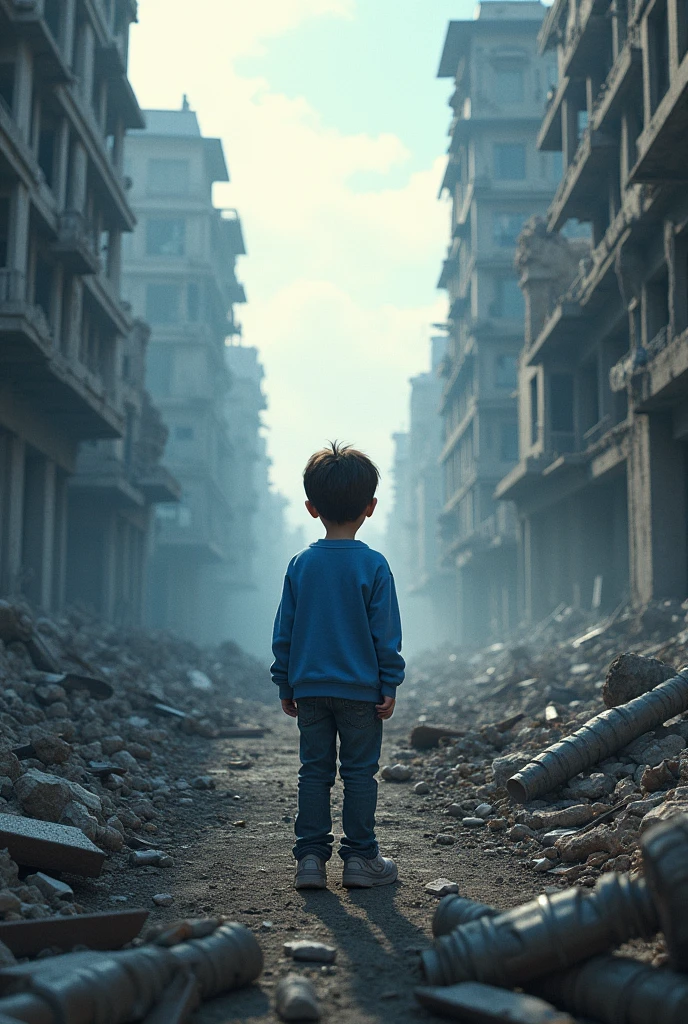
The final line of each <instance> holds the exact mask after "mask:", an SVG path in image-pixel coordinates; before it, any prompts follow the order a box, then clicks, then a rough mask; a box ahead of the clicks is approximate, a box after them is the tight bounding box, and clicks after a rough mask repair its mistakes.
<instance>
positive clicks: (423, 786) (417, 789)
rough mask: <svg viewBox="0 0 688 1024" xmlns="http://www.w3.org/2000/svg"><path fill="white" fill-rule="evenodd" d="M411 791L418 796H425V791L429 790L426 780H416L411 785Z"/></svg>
mask: <svg viewBox="0 0 688 1024" xmlns="http://www.w3.org/2000/svg"><path fill="white" fill-rule="evenodd" d="M413 792H414V793H417V794H418V796H425V794H426V793H429V792H430V786H429V785H428V784H427V782H417V783H416V784H415V786H414V787H413Z"/></svg>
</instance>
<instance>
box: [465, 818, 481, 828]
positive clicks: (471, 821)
mask: <svg viewBox="0 0 688 1024" xmlns="http://www.w3.org/2000/svg"><path fill="white" fill-rule="evenodd" d="M461 824H462V825H463V826H464V827H465V828H484V827H485V819H484V818H462V819H461Z"/></svg>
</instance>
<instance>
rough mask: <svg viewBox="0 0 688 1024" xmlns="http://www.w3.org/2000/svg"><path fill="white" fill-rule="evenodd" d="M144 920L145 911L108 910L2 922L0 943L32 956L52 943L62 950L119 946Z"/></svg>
mask: <svg viewBox="0 0 688 1024" xmlns="http://www.w3.org/2000/svg"><path fill="white" fill-rule="evenodd" d="M147 920H148V911H147V910H111V911H107V912H104V913H97V914H76V915H74V916H73V917H43V918H39V919H38V920H36V921H3V922H2V923H0V942H4V943H5V945H6V946H7V947H8V948H9V949H11V950H12V952H13V953H14V955H15V956H35V955H36V954H37V953H40V952H41V950H43V949H48V948H51V949H52V948H53V947H55V946H56V947H57V948H58V949H61V950H63V951H64V952H65V953H67V952H69V951H70V950H71V949H73V948H74V946H88V948H89V949H100V950H105V949H121V948H122V946H126V944H127V943H128V942H131V941H132V939H135V938H136V936H137V935H139V934H140V932H141V929H142V928H143V926H144V924H145V923H146V921H147Z"/></svg>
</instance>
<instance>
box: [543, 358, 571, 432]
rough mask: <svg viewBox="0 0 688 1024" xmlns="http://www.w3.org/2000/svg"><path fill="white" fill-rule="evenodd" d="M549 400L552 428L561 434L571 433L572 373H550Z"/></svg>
mask: <svg viewBox="0 0 688 1024" xmlns="http://www.w3.org/2000/svg"><path fill="white" fill-rule="evenodd" d="M549 401H550V410H551V411H550V422H551V424H552V430H554V431H556V432H557V433H563V434H570V433H573V374H571V373H553V374H552V376H551V377H550V381H549Z"/></svg>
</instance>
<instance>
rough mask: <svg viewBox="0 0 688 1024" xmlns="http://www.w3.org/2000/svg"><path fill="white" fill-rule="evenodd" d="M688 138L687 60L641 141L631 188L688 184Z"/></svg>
mask: <svg viewBox="0 0 688 1024" xmlns="http://www.w3.org/2000/svg"><path fill="white" fill-rule="evenodd" d="M687 135H688V56H686V57H684V58H683V61H682V62H681V64H680V66H679V68H678V70H677V72H676V74H675V75H674V77H673V79H672V81H671V85H670V86H669V89H668V91H667V94H666V96H664V98H663V99H662V101H661V103H660V104H659V106H658V107H657V110H656V111H655V113H654V115H653V116H652V119H651V120H650V123H649V124H648V125H647V127H646V128H645V129H644V131H643V132H641V134H640V136H639V138H638V141H637V143H636V146H637V151H638V160H637V162H636V165H635V167H634V168H633V170H632V171H631V174H630V182H631V184H636V183H637V182H640V181H647V182H663V181H666V182H672V181H675V182H685V181H688V162H687V161H686V158H685V141H686V136H687Z"/></svg>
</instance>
